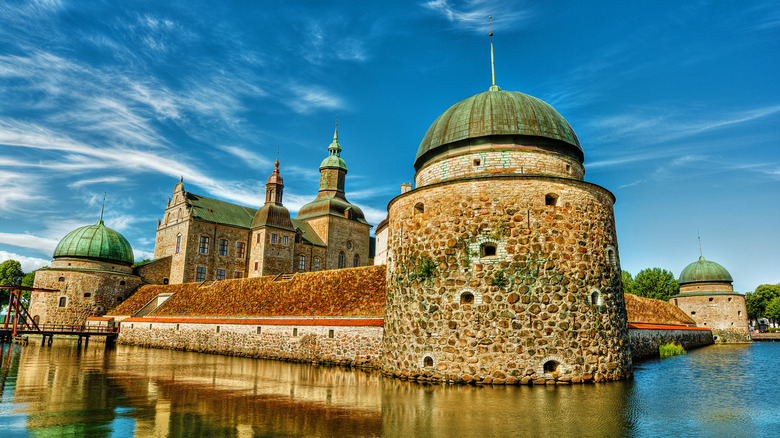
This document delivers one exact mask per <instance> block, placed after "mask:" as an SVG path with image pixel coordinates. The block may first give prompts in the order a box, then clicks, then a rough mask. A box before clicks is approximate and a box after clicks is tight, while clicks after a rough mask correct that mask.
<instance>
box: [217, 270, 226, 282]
mask: <svg viewBox="0 0 780 438" xmlns="http://www.w3.org/2000/svg"><path fill="white" fill-rule="evenodd" d="M224 279H225V270H224V269H217V280H224Z"/></svg>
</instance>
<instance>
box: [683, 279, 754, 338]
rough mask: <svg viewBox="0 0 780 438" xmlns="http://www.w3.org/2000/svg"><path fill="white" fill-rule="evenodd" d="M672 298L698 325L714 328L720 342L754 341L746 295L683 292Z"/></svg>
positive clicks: (713, 330) (714, 333)
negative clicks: (751, 336) (749, 322)
mask: <svg viewBox="0 0 780 438" xmlns="http://www.w3.org/2000/svg"><path fill="white" fill-rule="evenodd" d="M698 293H702V294H706V292H698ZM671 301H672V302H673V303H674V304H675V305H676V306H677V307H679V308H680V310H682V311H683V312H685V314H686V315H690V317H691V319H693V320H694V321H696V325H697V326H698V327H706V328H708V329H710V330H712V333H713V335H715V341H716V342H728V343H731V342H736V343H742V342H751V340H750V330H749V329H748V318H747V307H746V304H745V296H744V295H741V294H738V293H733V294H728V293H724V292H721V293H717V294H711V295H691V296H686V294H684V293H681V294H680V295H676V296H674V297H672V298H671Z"/></svg>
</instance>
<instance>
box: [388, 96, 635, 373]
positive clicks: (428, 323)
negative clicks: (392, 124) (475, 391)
mask: <svg viewBox="0 0 780 438" xmlns="http://www.w3.org/2000/svg"><path fill="white" fill-rule="evenodd" d="M583 160H584V154H583V151H582V148H581V146H580V143H579V140H578V139H577V136H576V135H575V133H574V131H573V130H572V128H571V126H570V125H569V123H568V122H567V121H566V120H565V119H564V118H563V117H562V116H561V115H560V114H559V113H558V112H557V111H555V109H554V108H553V107H552V106H550V105H549V104H547V103H545V102H543V101H541V100H539V99H537V98H535V97H532V96H528V95H526V94H523V93H518V92H510V91H502V90H501V89H500V88H499V87H497V86H496V85H493V86H492V87H490V89H489V90H488V91H485V92H482V93H479V94H477V95H475V96H471V97H469V98H467V99H465V100H463V101H461V102H458V103H456V104H455V105H453V106H451V107H450V108H449V109H447V111H445V112H444V113H443V114H442V115H441V116H439V118H437V119H436V120H435V121H434V122H433V124H432V125H431V126H430V128H429V129H428V132H427V133H426V134H425V137H424V138H423V140H422V143H421V144H420V147H419V150H418V152H417V156H416V158H415V162H414V167H415V170H416V175H415V182H416V188H415V189H414V190H411V191H408V192H406V193H403V194H401V195H399V196H397V197H396V198H394V199H393V200H392V201H390V203H389V205H388V212H389V214H388V225H387V227H388V252H387V254H388V257H387V285H388V290H387V303H386V309H387V310H386V317H385V334H384V339H383V346H382V347H383V355H382V362H381V365H382V369H383V371H384V372H386V373H388V374H393V375H396V376H398V375H410V376H412V377H414V376H439V377H440V378H442V379H445V380H453V381H466V382H468V381H472V380H476V381H485V379H488V381H489V380H490V379H497V380H498V381H499V382H501V381H507V380H510V381H514V380H519V381H521V382H523V383H527V382H529V381H534V382H536V383H545V382H547V383H550V382H554V381H556V380H557V381H564V382H565V381H572V382H579V381H588V380H591V379H592V380H596V381H603V380H619V379H624V378H626V377H628V376H630V375H631V373H632V365H631V354H630V351H629V348H628V345H627V343H626V339H627V326H626V310H625V303H624V300H623V291H622V283H621V276H620V265H619V261H618V252H617V237H616V234H615V221H614V214H613V208H612V206H613V204H614V202H615V197H614V195H612V193H610V192H609V191H608V190H606V189H604V188H602V187H599V186H597V185H594V184H591V183H588V182H585V181H583V176H584V173H585V169H584V168H583V165H582V163H583Z"/></svg>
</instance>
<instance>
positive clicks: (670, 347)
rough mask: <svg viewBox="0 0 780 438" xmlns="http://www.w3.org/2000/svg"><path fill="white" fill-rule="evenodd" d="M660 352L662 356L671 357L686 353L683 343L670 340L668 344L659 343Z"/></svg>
mask: <svg viewBox="0 0 780 438" xmlns="http://www.w3.org/2000/svg"><path fill="white" fill-rule="evenodd" d="M658 352H659V353H660V354H661V357H670V356H679V355H681V354H685V349H684V348H683V346H682V345H680V344H678V343H676V342H668V343H666V344H661V345H659V346H658Z"/></svg>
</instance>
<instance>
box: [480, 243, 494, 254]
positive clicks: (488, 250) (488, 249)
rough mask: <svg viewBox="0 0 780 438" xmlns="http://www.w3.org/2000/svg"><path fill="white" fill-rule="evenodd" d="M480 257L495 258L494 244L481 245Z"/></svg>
mask: <svg viewBox="0 0 780 438" xmlns="http://www.w3.org/2000/svg"><path fill="white" fill-rule="evenodd" d="M481 249H482V251H481V253H482V257H495V256H496V244H495V243H490V242H488V243H483V244H482V247H481Z"/></svg>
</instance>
